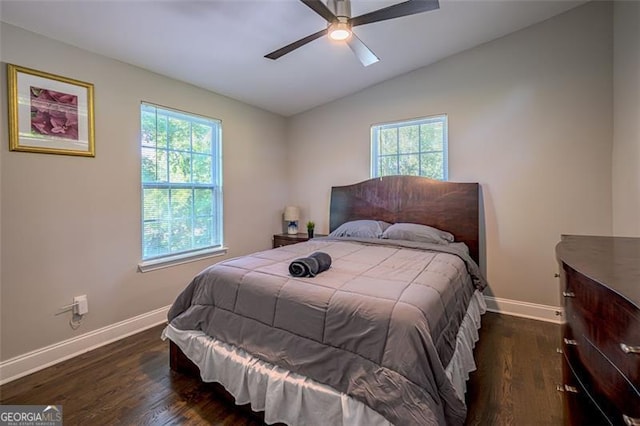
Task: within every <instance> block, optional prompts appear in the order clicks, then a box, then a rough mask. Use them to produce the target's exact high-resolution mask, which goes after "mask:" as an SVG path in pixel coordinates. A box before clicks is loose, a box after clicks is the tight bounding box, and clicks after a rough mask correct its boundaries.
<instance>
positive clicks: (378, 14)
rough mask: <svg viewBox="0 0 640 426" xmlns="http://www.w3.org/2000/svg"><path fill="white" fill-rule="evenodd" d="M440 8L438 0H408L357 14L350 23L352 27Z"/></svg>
mask: <svg viewBox="0 0 640 426" xmlns="http://www.w3.org/2000/svg"><path fill="white" fill-rule="evenodd" d="M439 8H440V4H439V3H438V0H408V1H405V2H403V3H398V4H394V5H391V6H389V7H385V8H382V9H378V10H374V11H373V12H369V13H365V14H364V15H360V16H356V17H355V18H351V19H350V20H349V23H350V24H351V26H352V27H355V26H358V25H364V24H371V23H373V22H379V21H386V20H387V19H393V18H400V17H401V16H408V15H415V14H416V13H422V12H428V11H430V10H435V9H439Z"/></svg>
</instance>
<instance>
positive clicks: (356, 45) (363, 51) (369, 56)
mask: <svg viewBox="0 0 640 426" xmlns="http://www.w3.org/2000/svg"><path fill="white" fill-rule="evenodd" d="M347 44H348V45H349V47H350V48H351V50H353V53H355V54H356V56H357V57H358V59H359V60H360V62H362V65H364V66H365V67H368V66H369V65H371V64H375V63H376V62H378V61H379V60H380V59H379V58H378V57H377V56H376V54H375V53H373V52H372V51H371V49H369V48H368V47H367V46H366V45H365V44H364V43H363V42H362V40H360V39H359V38H358V37H357V36H356V35H355V34H354V33H351V37H350V38H349V39H348V40H347Z"/></svg>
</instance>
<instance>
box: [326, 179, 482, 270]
mask: <svg viewBox="0 0 640 426" xmlns="http://www.w3.org/2000/svg"><path fill="white" fill-rule="evenodd" d="M478 214H479V185H478V184H477V183H455V182H442V181H438V180H433V179H428V178H424V177H418V176H385V177H382V178H374V179H369V180H365V181H363V182H360V183H356V184H353V185H348V186H334V187H333V188H331V211H330V216H329V227H330V230H331V231H333V230H334V229H336V228H337V227H338V226H340V225H341V224H343V223H345V222H347V221H350V220H361V219H372V220H383V221H385V222H389V223H398V222H409V223H419V224H422V225H428V226H433V227H434V228H438V229H442V230H443V231H447V232H450V233H452V234H453V235H454V237H455V239H456V241H459V242H463V243H465V244H466V245H467V246H468V247H469V254H470V255H471V257H472V258H473V259H474V260H475V261H476V262H479V240H480V237H479V216H478Z"/></svg>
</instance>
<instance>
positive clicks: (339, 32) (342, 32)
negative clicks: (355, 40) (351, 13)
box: [329, 22, 351, 41]
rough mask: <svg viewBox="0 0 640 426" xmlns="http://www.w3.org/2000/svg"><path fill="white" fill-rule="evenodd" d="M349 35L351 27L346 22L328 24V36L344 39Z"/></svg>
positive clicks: (338, 39) (333, 38)
mask: <svg viewBox="0 0 640 426" xmlns="http://www.w3.org/2000/svg"><path fill="white" fill-rule="evenodd" d="M349 37H351V27H349V24H348V23H346V22H335V23H333V24H331V25H329V38H331V39H332V40H336V41H342V40H346V39H348V38H349Z"/></svg>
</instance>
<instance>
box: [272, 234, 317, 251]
mask: <svg viewBox="0 0 640 426" xmlns="http://www.w3.org/2000/svg"><path fill="white" fill-rule="evenodd" d="M315 236H316V237H326V235H320V234H315ZM305 241H309V236H308V235H307V234H275V235H274V236H273V248H277V247H282V246H288V245H290V244H297V243H303V242H305Z"/></svg>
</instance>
